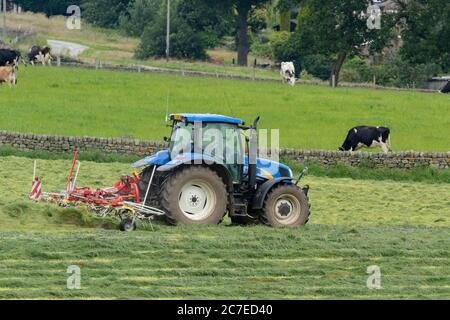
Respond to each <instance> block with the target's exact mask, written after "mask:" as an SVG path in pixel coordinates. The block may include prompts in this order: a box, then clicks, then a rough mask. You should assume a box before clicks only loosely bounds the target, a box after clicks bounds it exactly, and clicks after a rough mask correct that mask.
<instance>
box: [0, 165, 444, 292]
mask: <svg viewBox="0 0 450 320" xmlns="http://www.w3.org/2000/svg"><path fill="white" fill-rule="evenodd" d="M32 162H33V161H32V160H31V159H27V158H21V157H0V180H1V181H2V184H1V188H0V221H1V224H0V261H1V262H0V299H9V298H46V299H54V298H88V299H92V298H125V299H127V298H155V299H160V298H201V299H202V298H204V299H206V298H223V299H229V298H243V299H247V298H254V299H270V298H279V299H295V298H312V299H318V298H338V299H340V298H354V299H360V298H368V299H379V298H389V299H391V298H427V299H430V298H436V299H448V298H450V285H449V283H450V268H448V266H449V264H450V254H449V251H448V248H449V246H450V238H449V237H448V235H449V232H450V216H449V213H450V201H449V199H450V185H449V184H446V183H415V182H408V183H405V182H393V181H375V180H359V181H356V180H351V179H331V178H324V177H314V176H308V177H307V178H306V180H305V183H308V184H310V185H311V193H310V197H311V202H312V205H313V213H312V216H311V220H310V223H309V224H308V225H307V226H306V227H305V228H301V229H272V228H268V227H264V226H251V227H237V226H231V225H230V224H229V222H228V221H225V222H224V223H223V224H221V225H219V226H203V227H183V226H179V227H168V226H165V225H160V224H157V225H155V231H151V229H150V228H149V226H148V225H140V226H139V227H138V228H139V231H137V232H134V233H127V234H123V233H120V232H118V231H116V230H114V229H112V230H105V228H107V229H110V228H112V227H113V225H112V223H111V222H110V221H100V220H96V219H92V218H90V217H89V216H88V215H87V214H86V212H84V211H83V210H82V209H78V210H75V209H60V208H56V207H53V206H50V207H49V206H46V205H44V204H34V203H31V202H29V201H27V200H26V194H27V192H28V189H29V187H30V179H31V171H32ZM69 166H70V161H69V160H42V161H39V162H38V168H39V173H40V175H41V176H42V177H44V189H45V190H51V191H57V190H60V189H61V188H63V186H64V181H65V176H66V175H67V170H68V169H69ZM129 171H130V168H129V166H128V165H126V164H120V163H104V164H98V163H93V162H83V165H82V172H81V175H80V185H84V184H90V185H95V186H105V185H109V184H111V183H112V182H113V181H114V177H116V176H118V175H119V174H120V173H123V172H129ZM99 226H103V228H95V227H99ZM73 264H75V265H78V266H80V267H81V276H82V278H81V290H74V291H71V290H68V289H66V279H67V277H68V274H67V273H66V270H67V267H68V266H69V265H73ZM370 265H377V266H379V267H380V268H381V274H382V287H383V289H381V290H369V289H367V288H366V280H367V277H368V274H366V269H367V267H368V266H370Z"/></svg>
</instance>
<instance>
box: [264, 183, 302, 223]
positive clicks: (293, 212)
mask: <svg viewBox="0 0 450 320" xmlns="http://www.w3.org/2000/svg"><path fill="white" fill-rule="evenodd" d="M308 217H309V205H308V199H307V198H306V196H305V194H304V193H303V191H301V190H298V189H297V188H296V187H295V186H292V185H291V186H290V185H283V186H279V187H277V188H275V189H273V190H272V191H271V192H270V193H269V194H268V195H267V198H266V200H265V202H264V210H263V211H262V212H261V220H262V222H263V223H265V224H267V225H270V226H272V227H298V226H302V225H304V224H306V222H307V221H308Z"/></svg>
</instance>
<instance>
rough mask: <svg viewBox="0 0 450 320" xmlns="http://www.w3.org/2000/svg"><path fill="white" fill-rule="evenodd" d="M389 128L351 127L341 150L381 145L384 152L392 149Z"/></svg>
mask: <svg viewBox="0 0 450 320" xmlns="http://www.w3.org/2000/svg"><path fill="white" fill-rule="evenodd" d="M390 133H391V131H390V130H389V128H385V127H369V126H359V127H354V128H351V129H350V131H349V132H348V134H347V138H345V141H344V143H343V144H342V147H340V148H339V150H341V151H356V150H358V149H361V148H363V147H367V148H372V147H381V148H383V152H384V153H387V152H388V151H391V146H390V144H391V143H390Z"/></svg>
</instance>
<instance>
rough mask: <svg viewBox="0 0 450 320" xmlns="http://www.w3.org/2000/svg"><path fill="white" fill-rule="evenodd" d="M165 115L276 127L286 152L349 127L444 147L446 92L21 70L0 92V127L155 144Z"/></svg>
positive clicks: (448, 124) (449, 100)
mask: <svg viewBox="0 0 450 320" xmlns="http://www.w3.org/2000/svg"><path fill="white" fill-rule="evenodd" d="M168 94H169V96H170V108H169V111H170V112H209V113H221V114H226V115H234V116H237V117H241V118H243V119H244V120H246V121H247V122H250V121H252V120H253V118H254V117H255V116H256V115H260V116H261V117H262V120H261V122H260V127H261V128H276V129H280V143H281V145H282V146H284V147H296V148H305V149H309V148H320V149H330V150H336V149H337V148H338V146H340V145H341V144H342V141H343V139H344V138H345V135H346V133H347V131H348V129H349V128H350V127H352V126H354V125H362V124H366V125H380V126H381V125H384V126H388V127H390V128H391V130H392V144H393V149H394V150H397V151H399V150H419V151H448V150H450V140H449V139H448V137H449V136H450V96H448V95H440V94H424V93H412V92H395V91H384V90H383V91H381V90H370V89H349V88H340V89H331V88H326V87H315V86H297V87H295V88H291V87H288V86H283V85H281V84H277V83H264V82H251V81H238V80H220V79H211V78H188V77H182V76H173V75H162V74H138V73H119V72H112V71H94V70H81V69H69V68H42V67H34V68H32V67H28V68H25V67H22V68H21V69H20V74H19V84H18V86H17V87H15V88H12V89H11V88H8V87H7V86H3V87H0V114H1V117H0V129H3V130H14V131H26V132H30V131H32V132H33V133H43V134H67V135H77V136H84V135H88V136H113V137H136V138H142V139H150V140H161V139H162V137H163V136H164V135H167V134H168V129H167V128H165V126H164V117H165V113H166V105H167V96H168Z"/></svg>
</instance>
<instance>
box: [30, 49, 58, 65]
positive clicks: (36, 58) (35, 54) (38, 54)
mask: <svg viewBox="0 0 450 320" xmlns="http://www.w3.org/2000/svg"><path fill="white" fill-rule="evenodd" d="M50 51H51V49H50V48H49V47H45V48H41V47H39V46H33V47H31V49H30V52H29V53H28V60H30V62H31V64H32V65H34V63H35V62H41V63H42V65H43V66H45V65H47V64H48V65H50V64H51V62H52V56H51V54H50Z"/></svg>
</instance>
